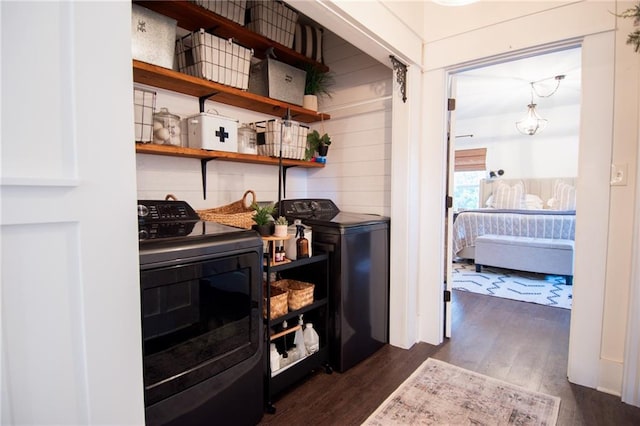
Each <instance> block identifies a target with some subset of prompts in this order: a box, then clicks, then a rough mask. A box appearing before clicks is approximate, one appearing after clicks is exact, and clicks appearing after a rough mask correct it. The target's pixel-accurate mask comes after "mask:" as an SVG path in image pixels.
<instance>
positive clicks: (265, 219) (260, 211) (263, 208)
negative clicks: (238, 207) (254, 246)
mask: <svg viewBox="0 0 640 426" xmlns="http://www.w3.org/2000/svg"><path fill="white" fill-rule="evenodd" d="M251 208H252V209H253V210H255V212H256V213H255V214H254V215H253V221H254V222H255V223H256V224H255V225H253V227H252V228H253V229H255V230H256V231H258V233H259V234H260V235H262V236H264V237H267V236H269V235H271V233H272V229H273V216H272V214H273V212H274V210H275V206H274V205H273V204H266V205H259V204H258V203H255V202H254V203H253V204H251Z"/></svg>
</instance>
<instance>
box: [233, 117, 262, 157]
mask: <svg viewBox="0 0 640 426" xmlns="http://www.w3.org/2000/svg"><path fill="white" fill-rule="evenodd" d="M257 142H258V135H257V132H256V129H255V128H254V127H251V126H250V125H248V124H246V123H244V124H242V127H240V128H239V129H238V152H239V153H242V154H257V153H258V145H257Z"/></svg>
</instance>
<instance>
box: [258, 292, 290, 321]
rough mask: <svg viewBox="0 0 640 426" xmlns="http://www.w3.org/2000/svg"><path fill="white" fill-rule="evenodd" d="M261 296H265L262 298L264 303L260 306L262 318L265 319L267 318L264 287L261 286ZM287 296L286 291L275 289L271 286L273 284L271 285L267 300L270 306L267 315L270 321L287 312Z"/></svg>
mask: <svg viewBox="0 0 640 426" xmlns="http://www.w3.org/2000/svg"><path fill="white" fill-rule="evenodd" d="M263 294H264V295H265V297H264V298H263V301H264V303H263V304H262V317H263V318H265V319H266V318H267V297H266V295H267V288H266V286H263ZM287 295H288V293H287V290H284V289H282V288H278V287H275V286H273V284H272V285H271V297H270V298H269V301H270V302H271V306H270V309H271V311H270V315H269V319H270V320H273V319H276V318H278V317H281V316H283V315H284V314H286V313H287V312H288V311H287Z"/></svg>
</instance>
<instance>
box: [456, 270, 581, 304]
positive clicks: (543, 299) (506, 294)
mask: <svg viewBox="0 0 640 426" xmlns="http://www.w3.org/2000/svg"><path fill="white" fill-rule="evenodd" d="M452 279H453V285H452V286H451V288H453V289H454V290H461V291H470V292H472V293H479V294H487V295H490V296H497V297H503V298H506V299H512V300H519V301H522V302H530V303H537V304H539V305H547V306H555V307H558V308H565V309H571V301H572V297H573V286H570V285H565V281H564V277H561V276H557V275H544V274H535V273H532V272H523V271H511V270H509V269H501V268H494V267H490V266H483V267H482V272H476V267H475V265H473V264H471V265H469V264H467V263H453V272H452Z"/></svg>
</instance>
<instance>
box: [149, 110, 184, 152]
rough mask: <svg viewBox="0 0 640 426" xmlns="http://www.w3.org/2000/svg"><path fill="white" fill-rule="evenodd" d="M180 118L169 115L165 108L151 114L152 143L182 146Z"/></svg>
mask: <svg viewBox="0 0 640 426" xmlns="http://www.w3.org/2000/svg"><path fill="white" fill-rule="evenodd" d="M181 135H182V129H181V128H180V116H178V115H176V114H171V113H170V112H169V110H168V109H167V108H160V112H156V113H154V114H153V143H156V144H164V145H177V146H182V136H181Z"/></svg>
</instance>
